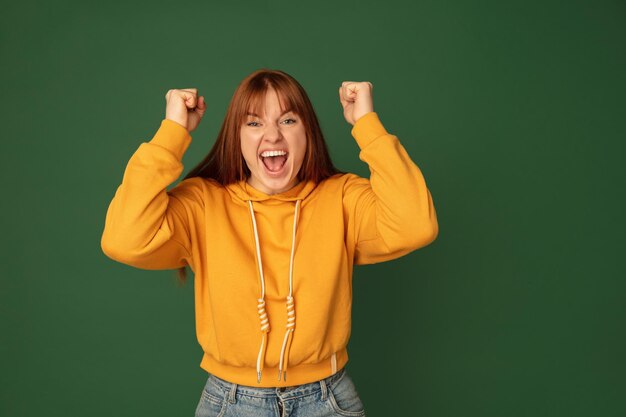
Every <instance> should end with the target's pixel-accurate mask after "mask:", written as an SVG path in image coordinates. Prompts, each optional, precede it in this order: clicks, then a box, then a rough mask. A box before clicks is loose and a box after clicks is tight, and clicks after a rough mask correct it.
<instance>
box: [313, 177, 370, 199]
mask: <svg viewBox="0 0 626 417" xmlns="http://www.w3.org/2000/svg"><path fill="white" fill-rule="evenodd" d="M320 185H322V188H323V190H324V191H333V192H341V193H342V194H346V193H347V192H350V191H351V190H353V189H354V188H355V187H356V188H361V187H369V185H370V181H369V179H367V178H364V177H361V176H359V175H357V174H354V173H352V172H346V173H341V174H335V175H333V176H331V177H328V178H326V179H325V180H324V181H322V183H321V184H320Z"/></svg>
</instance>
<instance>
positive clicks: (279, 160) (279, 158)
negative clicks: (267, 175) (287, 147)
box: [259, 153, 289, 173]
mask: <svg viewBox="0 0 626 417" xmlns="http://www.w3.org/2000/svg"><path fill="white" fill-rule="evenodd" d="M288 157H289V153H286V154H285V155H276V156H259V158H261V161H262V162H263V165H265V168H266V169H267V170H268V171H269V172H271V173H279V172H280V171H281V170H282V169H283V167H284V166H285V164H286V163H287V158H288Z"/></svg>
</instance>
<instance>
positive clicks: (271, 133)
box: [263, 125, 282, 142]
mask: <svg viewBox="0 0 626 417" xmlns="http://www.w3.org/2000/svg"><path fill="white" fill-rule="evenodd" d="M281 138H282V134H281V133H280V129H279V128H278V127H276V126H274V125H269V126H268V127H267V128H266V129H265V132H263V139H264V140H267V141H269V142H278V141H279V140H281Z"/></svg>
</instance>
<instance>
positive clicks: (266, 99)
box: [246, 88, 293, 117]
mask: <svg viewBox="0 0 626 417" xmlns="http://www.w3.org/2000/svg"><path fill="white" fill-rule="evenodd" d="M275 100H277V101H278V103H277V107H278V108H277V109H276V112H278V113H279V114H280V116H283V115H285V114H286V113H289V112H292V111H293V106H292V104H291V103H290V100H288V99H287V98H286V97H284V96H283V95H282V94H280V93H278V92H276V90H274V89H272V88H270V89H268V90H267V91H265V92H259V93H257V94H255V95H254V96H253V97H252V99H251V101H250V104H249V106H248V110H247V112H246V114H247V115H248V116H255V117H262V116H263V115H264V113H265V110H266V107H267V104H268V103H270V104H271V103H272V102H275Z"/></svg>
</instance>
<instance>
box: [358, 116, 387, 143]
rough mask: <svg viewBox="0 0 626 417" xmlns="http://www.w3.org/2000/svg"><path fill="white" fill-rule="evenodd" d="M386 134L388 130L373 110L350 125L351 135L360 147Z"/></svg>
mask: <svg viewBox="0 0 626 417" xmlns="http://www.w3.org/2000/svg"><path fill="white" fill-rule="evenodd" d="M388 134H389V132H387V130H386V129H385V127H384V126H383V124H382V123H381V121H380V119H379V118H378V114H376V112H373V111H371V112H369V113H366V114H365V115H363V116H361V117H360V118H359V119H358V120H357V121H356V122H355V123H354V126H353V127H352V136H353V137H354V139H356V141H357V144H358V145H359V148H361V149H363V148H364V147H366V146H367V145H369V144H370V143H371V142H372V141H373V140H374V139H376V138H378V137H380V136H383V135H388Z"/></svg>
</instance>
